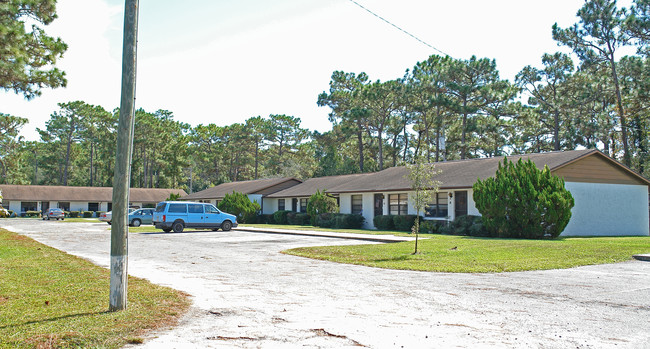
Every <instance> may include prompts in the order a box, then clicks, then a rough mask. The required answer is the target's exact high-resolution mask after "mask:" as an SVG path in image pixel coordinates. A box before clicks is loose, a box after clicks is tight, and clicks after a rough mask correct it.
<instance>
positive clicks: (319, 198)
mask: <svg viewBox="0 0 650 349" xmlns="http://www.w3.org/2000/svg"><path fill="white" fill-rule="evenodd" d="M338 210H339V209H338V206H336V199H334V198H333V197H330V196H327V194H325V193H324V192H321V191H320V190H316V192H315V193H314V194H312V196H310V197H309V200H308V201H307V213H309V215H310V216H311V222H312V225H316V222H317V221H318V215H320V214H322V213H334V212H337V211H338Z"/></svg>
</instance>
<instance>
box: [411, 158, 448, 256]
mask: <svg viewBox="0 0 650 349" xmlns="http://www.w3.org/2000/svg"><path fill="white" fill-rule="evenodd" d="M406 168H407V169H408V170H409V171H408V174H407V177H408V179H409V181H411V189H413V195H411V203H412V204H413V207H415V212H416V217H415V221H414V222H413V228H411V231H412V232H413V233H415V250H414V251H413V254H417V253H418V236H419V233H420V212H422V211H424V208H425V207H426V206H427V204H428V203H430V202H431V198H432V197H433V195H434V194H436V193H437V192H438V190H439V188H440V185H441V184H442V183H441V182H440V181H437V180H436V179H435V176H436V175H437V174H439V173H440V171H438V170H436V168H435V166H434V165H433V164H429V163H426V162H425V161H423V160H422V159H421V158H417V159H416V161H415V163H414V164H410V165H406Z"/></svg>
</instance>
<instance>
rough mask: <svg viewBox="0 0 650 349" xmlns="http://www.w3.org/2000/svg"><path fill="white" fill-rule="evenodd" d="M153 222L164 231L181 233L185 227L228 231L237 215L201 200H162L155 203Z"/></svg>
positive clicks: (234, 225) (233, 224)
mask: <svg viewBox="0 0 650 349" xmlns="http://www.w3.org/2000/svg"><path fill="white" fill-rule="evenodd" d="M153 224H154V225H155V226H156V228H158V229H162V230H163V231H164V232H166V233H168V232H170V231H172V230H173V231H174V232H175V233H181V232H183V229H185V228H206V229H212V230H213V231H216V230H219V229H221V230H223V231H228V230H230V229H231V228H233V227H237V217H236V216H234V215H231V214H230V213H225V212H221V211H219V209H217V208H216V207H214V205H212V204H207V203H203V202H184V201H163V202H159V203H158V205H156V210H155V212H154V213H153Z"/></svg>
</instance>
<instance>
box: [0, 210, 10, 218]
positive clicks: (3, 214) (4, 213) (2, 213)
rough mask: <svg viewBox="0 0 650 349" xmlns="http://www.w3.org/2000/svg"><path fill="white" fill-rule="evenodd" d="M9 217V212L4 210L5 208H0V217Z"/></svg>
mask: <svg viewBox="0 0 650 349" xmlns="http://www.w3.org/2000/svg"><path fill="white" fill-rule="evenodd" d="M7 217H9V212H8V211H6V210H5V209H2V208H0V218H7Z"/></svg>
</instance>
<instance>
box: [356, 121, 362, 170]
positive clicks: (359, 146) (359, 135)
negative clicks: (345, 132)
mask: <svg viewBox="0 0 650 349" xmlns="http://www.w3.org/2000/svg"><path fill="white" fill-rule="evenodd" d="M357 146H358V148H359V172H361V173H363V129H362V127H361V120H357Z"/></svg>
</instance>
